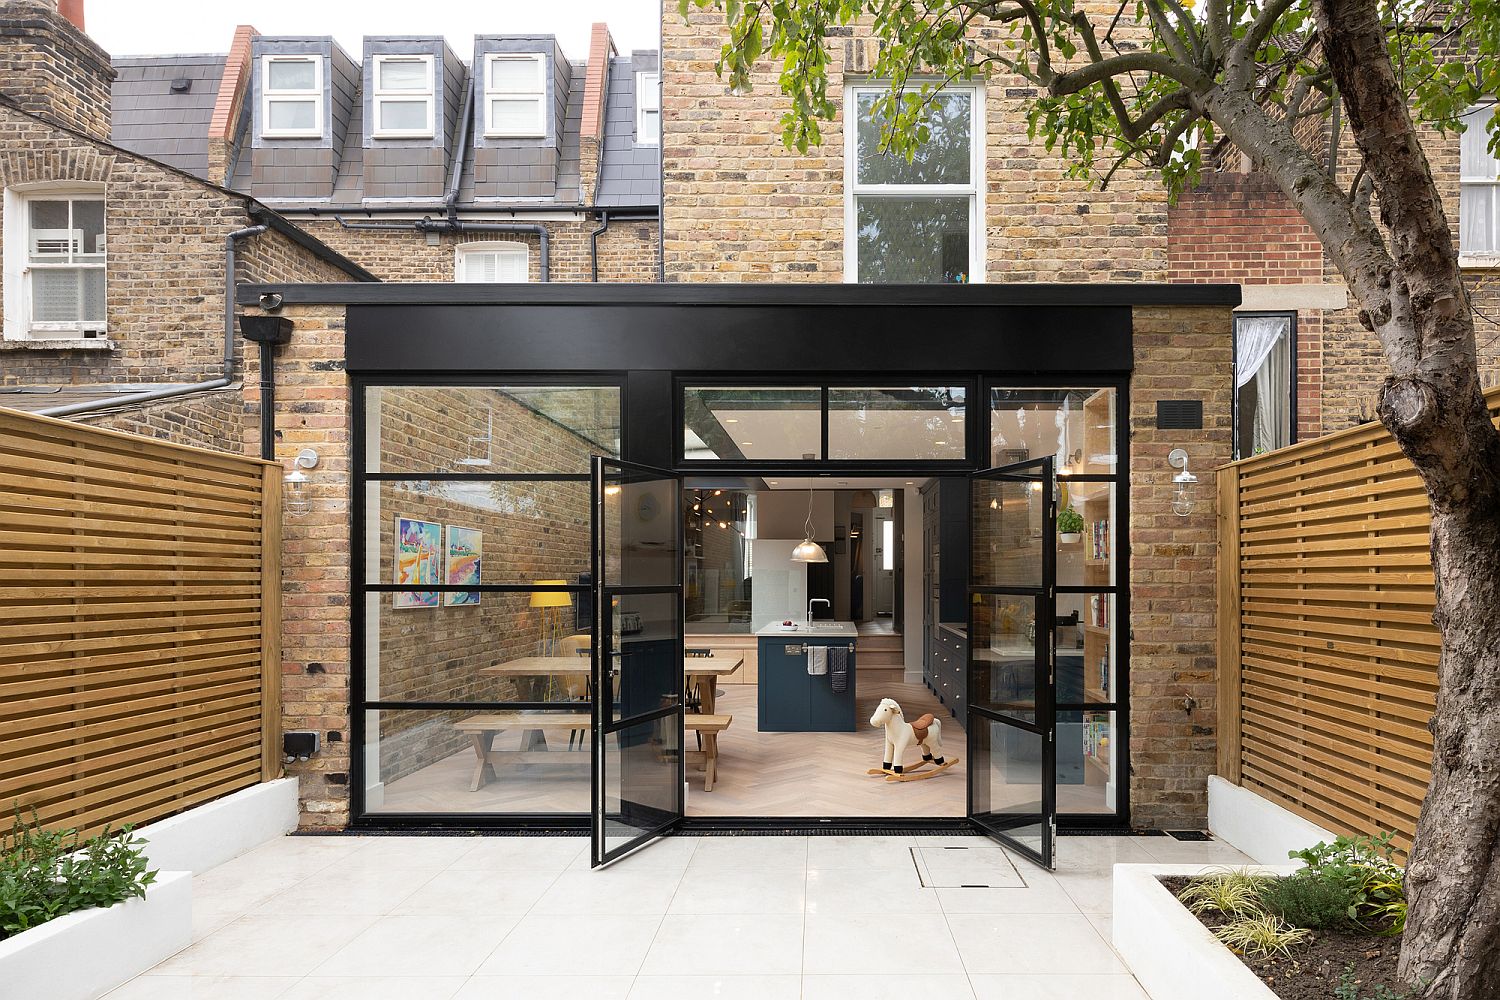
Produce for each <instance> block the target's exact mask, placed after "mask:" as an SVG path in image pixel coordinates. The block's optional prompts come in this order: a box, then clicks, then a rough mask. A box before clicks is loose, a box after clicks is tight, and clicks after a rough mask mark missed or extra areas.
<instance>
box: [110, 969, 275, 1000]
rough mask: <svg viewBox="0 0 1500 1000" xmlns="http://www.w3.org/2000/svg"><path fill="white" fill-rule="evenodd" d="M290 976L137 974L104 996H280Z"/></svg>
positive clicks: (266, 999) (255, 999) (189, 999)
mask: <svg viewBox="0 0 1500 1000" xmlns="http://www.w3.org/2000/svg"><path fill="white" fill-rule="evenodd" d="M296 982H297V979H296V978H295V977H291V976H283V977H276V976H158V975H145V976H137V977H135V978H134V979H132V980H131V981H130V982H128V983H125V984H124V985H122V986H120V987H117V988H116V989H114V990H112V991H110V992H109V993H107V994H105V1000H280V998H281V997H282V996H283V995H284V994H285V993H286V991H287V990H289V989H291V987H292V985H293V984H295V983H296Z"/></svg>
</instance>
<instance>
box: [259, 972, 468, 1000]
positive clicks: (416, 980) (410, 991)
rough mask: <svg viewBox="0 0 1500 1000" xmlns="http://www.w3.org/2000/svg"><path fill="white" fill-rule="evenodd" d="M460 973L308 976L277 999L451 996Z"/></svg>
mask: <svg viewBox="0 0 1500 1000" xmlns="http://www.w3.org/2000/svg"><path fill="white" fill-rule="evenodd" d="M467 981H468V980H467V978H466V977H464V976H405V977H399V978H398V977H393V976H308V977H307V978H306V979H303V980H302V981H300V982H299V983H297V985H296V986H293V987H292V988H291V989H290V990H288V991H287V992H286V993H284V994H283V995H282V996H280V997H277V1000H452V997H453V994H455V993H457V992H458V991H459V988H460V987H462V986H463V984H464V983H465V982H467Z"/></svg>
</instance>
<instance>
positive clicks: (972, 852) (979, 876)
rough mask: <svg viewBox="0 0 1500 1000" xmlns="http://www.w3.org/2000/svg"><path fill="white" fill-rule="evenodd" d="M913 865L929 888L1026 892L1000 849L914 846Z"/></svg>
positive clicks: (1008, 859) (1012, 865)
mask: <svg viewBox="0 0 1500 1000" xmlns="http://www.w3.org/2000/svg"><path fill="white" fill-rule="evenodd" d="M911 858H912V863H913V864H915V865H916V866H917V876H918V877H919V878H920V879H921V880H922V885H923V886H925V887H926V888H928V889H1024V888H1026V883H1025V881H1024V880H1022V878H1021V873H1020V872H1018V871H1016V866H1015V865H1014V864H1012V863H1011V860H1010V857H1009V856H1008V855H1007V854H1006V853H1005V852H1004V851H1002V850H1001V849H1000V848H998V847H913V848H912V849H911Z"/></svg>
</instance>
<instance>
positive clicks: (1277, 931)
mask: <svg viewBox="0 0 1500 1000" xmlns="http://www.w3.org/2000/svg"><path fill="white" fill-rule="evenodd" d="M1214 936H1215V937H1217V938H1218V939H1219V940H1220V941H1223V942H1224V943H1225V944H1226V945H1228V946H1229V947H1230V948H1232V949H1234V950H1235V951H1237V952H1239V953H1240V954H1242V955H1287V954H1290V953H1291V950H1292V945H1294V944H1301V943H1302V942H1304V941H1306V940H1307V939H1308V938H1310V937H1312V931H1309V930H1307V929H1306V928H1302V927H1288V926H1287V925H1286V924H1284V923H1282V922H1281V920H1280V919H1278V918H1277V917H1274V916H1272V915H1271V914H1269V913H1262V914H1260V915H1258V916H1248V917H1240V918H1239V919H1237V920H1234V921H1232V922H1230V923H1227V924H1224V925H1223V926H1222V927H1215V928H1214Z"/></svg>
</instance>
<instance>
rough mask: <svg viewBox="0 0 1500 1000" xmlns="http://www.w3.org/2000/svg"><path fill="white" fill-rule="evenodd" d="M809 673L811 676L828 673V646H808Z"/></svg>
mask: <svg viewBox="0 0 1500 1000" xmlns="http://www.w3.org/2000/svg"><path fill="white" fill-rule="evenodd" d="M807 673H808V675H809V676H811V677H821V676H823V675H824V674H826V673H828V647H827V646H813V645H810V644H809V645H808V647H807Z"/></svg>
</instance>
